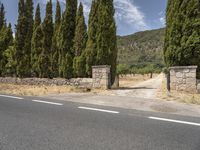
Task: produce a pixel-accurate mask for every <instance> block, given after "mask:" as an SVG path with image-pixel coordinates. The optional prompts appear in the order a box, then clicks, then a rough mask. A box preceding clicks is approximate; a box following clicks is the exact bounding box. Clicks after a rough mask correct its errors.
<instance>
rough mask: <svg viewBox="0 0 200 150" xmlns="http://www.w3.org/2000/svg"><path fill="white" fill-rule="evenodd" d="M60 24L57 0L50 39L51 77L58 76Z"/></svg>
mask: <svg viewBox="0 0 200 150" xmlns="http://www.w3.org/2000/svg"><path fill="white" fill-rule="evenodd" d="M60 24H61V8H60V3H59V1H58V0H57V3H56V15H55V25H54V34H53V39H52V71H53V77H58V76H59V54H60V50H59V45H58V42H59V41H58V40H59V30H60Z"/></svg>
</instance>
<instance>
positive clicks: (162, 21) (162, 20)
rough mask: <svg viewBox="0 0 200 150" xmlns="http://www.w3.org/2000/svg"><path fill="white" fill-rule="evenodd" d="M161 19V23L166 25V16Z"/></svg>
mask: <svg viewBox="0 0 200 150" xmlns="http://www.w3.org/2000/svg"><path fill="white" fill-rule="evenodd" d="M159 20H160V23H161V24H162V25H165V23H166V21H165V17H161V18H160V19H159Z"/></svg>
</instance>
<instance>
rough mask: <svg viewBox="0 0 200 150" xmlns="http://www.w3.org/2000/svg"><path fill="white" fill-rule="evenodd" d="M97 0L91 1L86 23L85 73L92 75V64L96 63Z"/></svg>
mask: <svg viewBox="0 0 200 150" xmlns="http://www.w3.org/2000/svg"><path fill="white" fill-rule="evenodd" d="M98 8H99V2H98V0H93V1H92V6H91V11H90V15H89V23H88V40H87V44H86V50H85V57H86V74H87V75H88V76H90V77H91V76H92V66H93V65H96V54H97V29H98V13H97V12H98Z"/></svg>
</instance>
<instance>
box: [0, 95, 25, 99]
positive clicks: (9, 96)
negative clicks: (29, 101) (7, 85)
mask: <svg viewBox="0 0 200 150" xmlns="http://www.w3.org/2000/svg"><path fill="white" fill-rule="evenodd" d="M0 97H7V98H14V99H24V98H22V97H15V96H9V95H0Z"/></svg>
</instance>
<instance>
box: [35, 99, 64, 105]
mask: <svg viewBox="0 0 200 150" xmlns="http://www.w3.org/2000/svg"><path fill="white" fill-rule="evenodd" d="M32 101H33V102H37V103H44V104H51V105H58V106H62V105H63V104H61V103H54V102H48V101H41V100H32Z"/></svg>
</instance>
